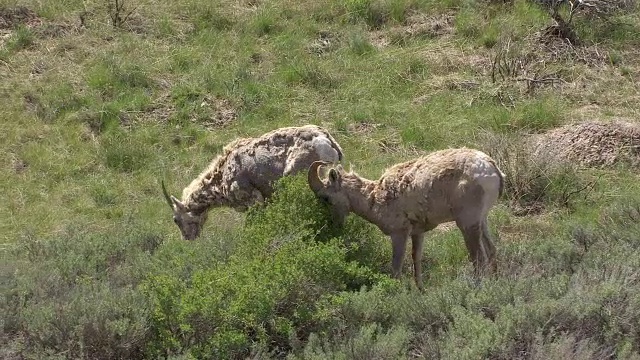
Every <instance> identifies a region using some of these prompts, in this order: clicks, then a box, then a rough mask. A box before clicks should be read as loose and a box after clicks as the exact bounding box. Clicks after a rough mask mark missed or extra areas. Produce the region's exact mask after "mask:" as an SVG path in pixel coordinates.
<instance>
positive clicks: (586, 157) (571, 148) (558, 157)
mask: <svg viewBox="0 0 640 360" xmlns="http://www.w3.org/2000/svg"><path fill="white" fill-rule="evenodd" d="M531 142H532V146H533V155H534V156H535V157H538V158H544V159H548V160H550V161H559V162H571V163H576V164H579V165H581V166H588V167H601V168H602V167H611V166H614V165H616V164H618V163H626V164H629V165H631V166H633V167H636V168H637V167H640V124H637V123H630V122H624V121H615V122H611V123H605V122H600V121H593V122H584V123H579V124H569V125H565V126H562V127H560V128H556V129H553V130H550V131H548V132H546V133H544V134H540V135H535V136H534V137H533V138H532V139H531Z"/></svg>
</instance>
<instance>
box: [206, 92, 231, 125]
mask: <svg viewBox="0 0 640 360" xmlns="http://www.w3.org/2000/svg"><path fill="white" fill-rule="evenodd" d="M200 106H201V107H208V108H209V110H210V111H211V112H212V116H211V120H210V121H205V122H204V123H203V124H204V125H205V126H206V127H207V128H220V127H224V126H227V125H229V124H231V123H232V122H234V121H235V120H236V118H237V117H238V113H237V111H236V109H235V107H234V106H233V104H232V103H231V101H229V100H228V99H224V98H219V97H207V98H206V99H205V100H204V101H203V102H202V103H201V104H200Z"/></svg>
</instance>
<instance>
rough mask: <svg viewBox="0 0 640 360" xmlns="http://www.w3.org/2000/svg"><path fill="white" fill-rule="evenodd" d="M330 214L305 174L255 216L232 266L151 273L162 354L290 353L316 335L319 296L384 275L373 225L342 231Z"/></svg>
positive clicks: (351, 225) (148, 285) (285, 183)
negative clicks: (372, 240)
mask: <svg viewBox="0 0 640 360" xmlns="http://www.w3.org/2000/svg"><path fill="white" fill-rule="evenodd" d="M329 218H330V216H329V213H328V209H327V208H326V206H325V205H324V204H322V203H321V202H319V201H318V200H316V199H315V196H314V195H313V193H312V192H311V191H310V190H309V188H308V185H307V183H306V179H305V176H297V177H289V178H285V179H282V180H281V181H280V182H279V184H278V185H277V191H276V194H275V195H274V197H273V198H272V199H271V200H270V201H269V202H268V203H267V204H266V205H259V206H256V207H254V208H252V209H251V210H250V211H249V213H248V214H247V218H246V224H245V227H244V229H243V230H242V232H241V236H240V238H239V239H238V244H236V249H235V251H234V253H233V254H232V255H231V257H230V258H229V259H228V260H227V261H226V262H220V263H217V264H212V266H211V267H210V268H208V269H202V270H199V271H195V272H194V273H193V274H192V276H191V277H190V278H188V279H181V278H180V277H179V276H177V275H175V274H167V273H165V274H159V275H153V276H150V277H149V278H148V279H147V281H146V282H145V289H146V293H147V294H148V295H149V297H150V299H151V301H152V304H153V307H152V314H153V316H152V321H153V328H154V336H155V340H154V348H153V352H154V354H155V355H156V356H157V355H162V354H179V353H183V352H189V353H190V354H191V355H193V356H196V357H198V358H241V357H242V358H244V357H246V356H249V355H251V354H253V355H255V354H262V353H270V354H272V355H278V354H284V353H286V352H287V351H289V349H291V348H292V347H293V346H295V344H296V343H298V342H300V341H304V340H305V339H306V338H307V337H308V335H309V333H311V332H312V331H315V330H317V326H318V324H319V323H317V322H316V321H315V320H314V314H315V312H316V302H317V301H318V299H320V298H323V297H325V296H328V295H330V294H334V293H337V292H338V291H344V290H353V289H360V288H361V287H362V286H370V285H372V284H375V283H377V282H379V281H380V280H381V279H383V278H385V277H386V276H385V275H382V274H380V273H379V272H378V271H376V268H379V267H380V266H379V265H378V264H375V263H373V262H372V259H380V258H381V256H375V255H377V254H376V251H377V249H376V248H371V247H368V246H367V245H363V246H358V244H360V243H364V242H365V241H361V240H363V239H362V238H360V236H365V235H370V231H367V229H368V228H367V226H366V225H367V224H364V223H363V222H359V221H355V220H354V219H350V221H349V222H348V223H347V225H346V226H345V228H344V229H336V228H333V227H331V226H330V225H329V222H328V219H329ZM364 240H367V241H368V240H369V239H364ZM369 255H373V256H369ZM359 257H362V259H363V260H364V261H363V262H359V261H357V260H358V258H359ZM385 260H387V259H385ZM185 280H186V281H185Z"/></svg>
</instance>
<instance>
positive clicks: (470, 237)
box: [458, 223, 483, 276]
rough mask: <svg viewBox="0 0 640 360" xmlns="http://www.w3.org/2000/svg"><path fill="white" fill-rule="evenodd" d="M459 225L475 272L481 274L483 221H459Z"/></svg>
mask: <svg viewBox="0 0 640 360" xmlns="http://www.w3.org/2000/svg"><path fill="white" fill-rule="evenodd" d="M458 227H459V228H460V230H461V231H462V236H463V237H464V243H465V245H466V246H467V251H468V252H469V260H470V261H471V262H472V263H473V268H474V270H475V274H476V276H477V275H480V273H481V271H480V270H481V267H482V263H481V262H482V257H483V254H482V252H483V246H482V237H483V236H482V225H481V223H475V224H463V223H458Z"/></svg>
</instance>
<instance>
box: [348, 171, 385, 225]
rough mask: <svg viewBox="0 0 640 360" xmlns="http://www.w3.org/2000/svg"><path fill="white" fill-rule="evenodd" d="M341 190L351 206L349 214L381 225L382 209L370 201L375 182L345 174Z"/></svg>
mask: <svg viewBox="0 0 640 360" xmlns="http://www.w3.org/2000/svg"><path fill="white" fill-rule="evenodd" d="M342 186H343V189H345V190H346V194H347V198H348V199H349V204H350V206H351V209H350V210H351V212H353V213H355V214H356V215H358V216H361V217H363V218H365V219H366V220H368V221H369V222H372V223H374V224H381V223H382V222H383V218H384V211H383V209H382V208H381V207H380V206H378V204H376V203H375V202H373V201H371V199H372V196H373V192H374V190H375V188H376V182H375V181H372V180H368V179H365V178H363V177H360V176H358V175H356V174H347V175H346V176H345V177H344V178H343V183H342Z"/></svg>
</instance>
